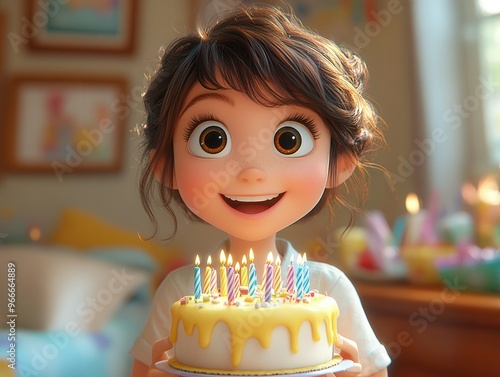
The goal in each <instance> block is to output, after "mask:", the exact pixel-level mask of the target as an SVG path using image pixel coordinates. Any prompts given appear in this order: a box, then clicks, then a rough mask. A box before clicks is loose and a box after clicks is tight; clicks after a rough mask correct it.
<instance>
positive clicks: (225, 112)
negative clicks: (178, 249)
mask: <svg viewBox="0 0 500 377" xmlns="http://www.w3.org/2000/svg"><path fill="white" fill-rule="evenodd" d="M365 80H366V70H365V66H364V64H363V62H362V61H361V60H360V59H359V58H358V57H357V56H355V55H354V54H352V53H351V52H349V51H347V50H345V49H343V48H339V47H338V46H337V45H336V44H334V43H333V42H332V41H330V40H328V39H326V38H323V37H321V36H319V35H317V34H316V33H314V32H312V31H310V30H308V29H307V28H305V27H304V26H303V25H302V24H301V23H300V21H299V20H298V19H297V18H296V17H295V16H294V15H293V14H291V12H284V11H282V10H280V9H278V8H275V7H272V6H268V5H259V6H250V7H247V8H243V7H240V8H238V9H236V10H234V11H231V12H230V14H228V15H227V16H226V17H225V18H223V19H222V20H220V21H219V22H217V23H215V24H213V25H212V26H210V27H208V28H206V29H204V30H200V31H199V33H198V34H193V35H189V36H186V37H182V38H179V39H177V40H176V41H174V42H173V43H172V44H171V45H170V46H169V47H168V48H167V49H166V51H165V52H164V54H163V57H162V59H161V65H160V67H159V69H158V71H157V72H156V74H155V75H154V77H153V78H152V80H151V82H150V85H149V87H148V89H147V92H146V93H145V96H144V103H145V107H146V112H147V119H146V125H145V127H144V135H145V144H144V147H145V149H144V161H145V168H144V171H143V175H142V177H141V182H140V186H141V194H142V199H143V203H144V205H145V208H146V210H147V212H148V213H149V215H150V216H151V217H152V219H153V221H154V215H153V209H152V204H151V197H152V191H153V188H157V190H158V192H159V196H160V198H161V203H162V204H163V206H164V207H165V208H166V210H167V211H168V212H169V213H170V214H171V215H172V217H173V219H174V224H175V216H174V215H173V210H172V205H173V203H174V202H175V203H177V204H178V205H180V206H181V208H183V209H184V210H185V212H186V214H187V215H188V216H190V217H191V218H196V219H200V220H202V221H205V222H207V223H209V224H212V225H213V226H215V227H217V228H219V229H221V230H223V231H224V232H226V233H227V235H228V242H227V243H228V245H227V249H228V250H229V251H230V252H231V254H232V255H233V257H234V258H235V259H236V260H241V257H242V256H243V255H244V254H246V253H248V251H249V249H250V248H252V249H253V251H254V253H255V265H256V266H264V262H265V259H266V256H267V255H268V253H269V251H273V252H274V253H275V254H279V255H280V256H281V260H282V261H283V263H282V266H283V268H286V266H287V265H288V264H289V261H290V259H291V258H294V260H297V256H298V253H297V251H296V250H295V249H294V248H293V246H292V245H291V244H290V243H289V242H287V241H286V240H282V239H277V238H276V233H277V232H278V231H280V230H281V229H283V228H285V227H287V226H288V225H290V224H292V223H294V222H296V221H298V220H300V219H303V218H308V217H310V216H313V215H314V214H316V213H317V212H318V211H319V210H320V209H321V208H323V207H324V206H325V205H327V204H329V205H331V204H332V202H333V201H335V200H337V201H339V200H340V197H339V196H338V195H337V191H336V187H338V186H339V185H340V184H341V183H343V182H344V181H345V180H346V179H347V178H348V177H349V176H350V175H351V174H352V172H353V171H354V170H355V169H356V168H362V167H363V159H364V156H365V154H366V152H367V151H369V150H370V149H371V148H372V147H373V146H374V144H375V143H376V142H377V141H378V140H380V139H381V135H380V132H379V130H378V128H377V116H376V114H375V112H374V111H373V109H372V106H371V105H370V103H369V102H368V101H367V100H366V99H365V98H364V97H363V90H364V85H365ZM174 232H175V229H174ZM210 251H211V250H208V251H207V252H210ZM309 268H310V274H311V287H315V288H316V289H318V290H319V291H320V292H327V294H329V295H330V296H332V297H333V298H335V299H336V301H337V303H338V305H339V309H340V313H341V315H340V317H339V320H338V332H339V334H340V335H341V336H340V339H341V341H340V342H339V344H337V347H338V348H339V349H340V350H341V355H343V356H344V357H346V358H350V359H353V360H354V361H356V362H357V363H356V365H355V367H354V368H352V369H351V370H349V371H347V372H343V373H339V374H338V376H341V375H345V376H347V375H350V376H352V375H356V376H386V375H387V370H386V368H387V365H388V364H389V363H390V359H389V356H388V354H387V352H386V350H385V348H384V347H383V346H382V345H381V344H380V342H379V341H378V340H377V338H376V337H375V335H374V333H373V331H372V329H371V327H370V325H369V323H368V321H367V319H366V316H365V314H364V311H363V308H362V307H361V304H360V300H359V297H358V295H357V293H356V291H355V289H354V288H353V286H352V284H351V282H350V281H349V280H348V279H347V278H346V276H345V275H344V274H343V273H342V272H341V271H339V270H338V269H337V268H336V267H333V266H331V265H327V264H324V263H317V262H309ZM282 273H283V276H285V272H284V271H282ZM192 287H193V274H192V266H191V267H188V268H180V269H178V270H175V271H174V272H172V273H170V274H169V275H168V276H167V277H166V278H165V280H164V281H163V282H162V283H161V285H160V287H159V288H158V290H157V293H156V295H155V299H154V302H153V305H152V309H151V313H150V317H149V320H148V322H147V324H146V326H145V328H144V330H143V332H142V334H141V335H140V336H139V337H138V339H137V340H136V342H135V344H134V346H133V348H132V351H131V353H132V355H133V357H134V359H135V360H134V366H133V368H132V376H164V375H166V374H165V373H163V372H160V371H158V370H157V369H155V367H154V364H155V362H156V361H158V360H160V359H162V358H164V357H166V356H165V353H164V351H166V350H167V349H168V348H170V345H169V342H168V333H169V326H170V313H169V308H170V306H171V304H172V303H173V302H174V301H176V300H178V299H179V298H180V297H182V296H185V295H189V294H192ZM148 373H149V374H148Z"/></svg>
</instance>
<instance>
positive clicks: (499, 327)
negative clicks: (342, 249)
mask: <svg viewBox="0 0 500 377" xmlns="http://www.w3.org/2000/svg"><path fill="white" fill-rule="evenodd" d="M354 285H355V286H356V289H357V290H358V293H359V295H360V297H361V301H362V303H363V306H364V308H365V311H366V314H367V316H368V319H369V320H370V323H371V324H372V326H373V329H374V330H375V333H376V334H377V336H378V338H379V339H380V341H381V342H382V343H383V344H384V345H385V346H386V348H387V350H388V352H389V355H390V356H391V358H392V360H393V361H392V365H391V366H390V367H389V376H390V377H417V376H418V377H447V376H450V377H451V376H453V377H462V376H463V377H471V376H481V377H489V376H491V377H493V376H495V377H498V376H500V295H498V294H497V295H494V294H474V293H466V292H460V291H457V290H454V289H452V288H449V287H446V286H440V287H422V286H414V285H408V284H402V283H401V284H382V283H377V284H374V283H367V282H360V281H354Z"/></svg>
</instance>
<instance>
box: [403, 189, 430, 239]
mask: <svg viewBox="0 0 500 377" xmlns="http://www.w3.org/2000/svg"><path fill="white" fill-rule="evenodd" d="M405 204H406V210H407V211H408V216H407V218H406V233H405V236H404V241H403V242H404V243H405V244H408V245H415V244H419V243H421V241H422V240H421V238H422V225H423V221H424V218H425V212H424V211H421V210H420V200H419V198H418V196H417V195H416V194H415V193H410V194H408V195H407V196H406V203H405Z"/></svg>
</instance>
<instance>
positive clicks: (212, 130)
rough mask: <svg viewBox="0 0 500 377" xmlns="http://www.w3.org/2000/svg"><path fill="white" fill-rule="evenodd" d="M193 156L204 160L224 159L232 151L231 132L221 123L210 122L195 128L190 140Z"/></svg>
mask: <svg viewBox="0 0 500 377" xmlns="http://www.w3.org/2000/svg"><path fill="white" fill-rule="evenodd" d="M188 149H189V151H190V152H191V154H193V155H195V156H198V157H204V158H218V157H224V156H227V155H228V154H229V152H230V151H231V138H230V136H229V131H228V130H227V128H226V127H224V125H222V124H221V123H219V122H215V121H209V122H204V123H202V124H200V125H199V126H198V127H196V128H195V130H194V131H193V133H192V134H191V135H190V136H189V139H188Z"/></svg>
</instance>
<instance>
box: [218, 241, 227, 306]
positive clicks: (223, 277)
mask: <svg viewBox="0 0 500 377" xmlns="http://www.w3.org/2000/svg"><path fill="white" fill-rule="evenodd" d="M220 264H221V266H220V269H219V271H220V276H219V279H220V294H221V296H227V271H226V254H224V250H221V251H220Z"/></svg>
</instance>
